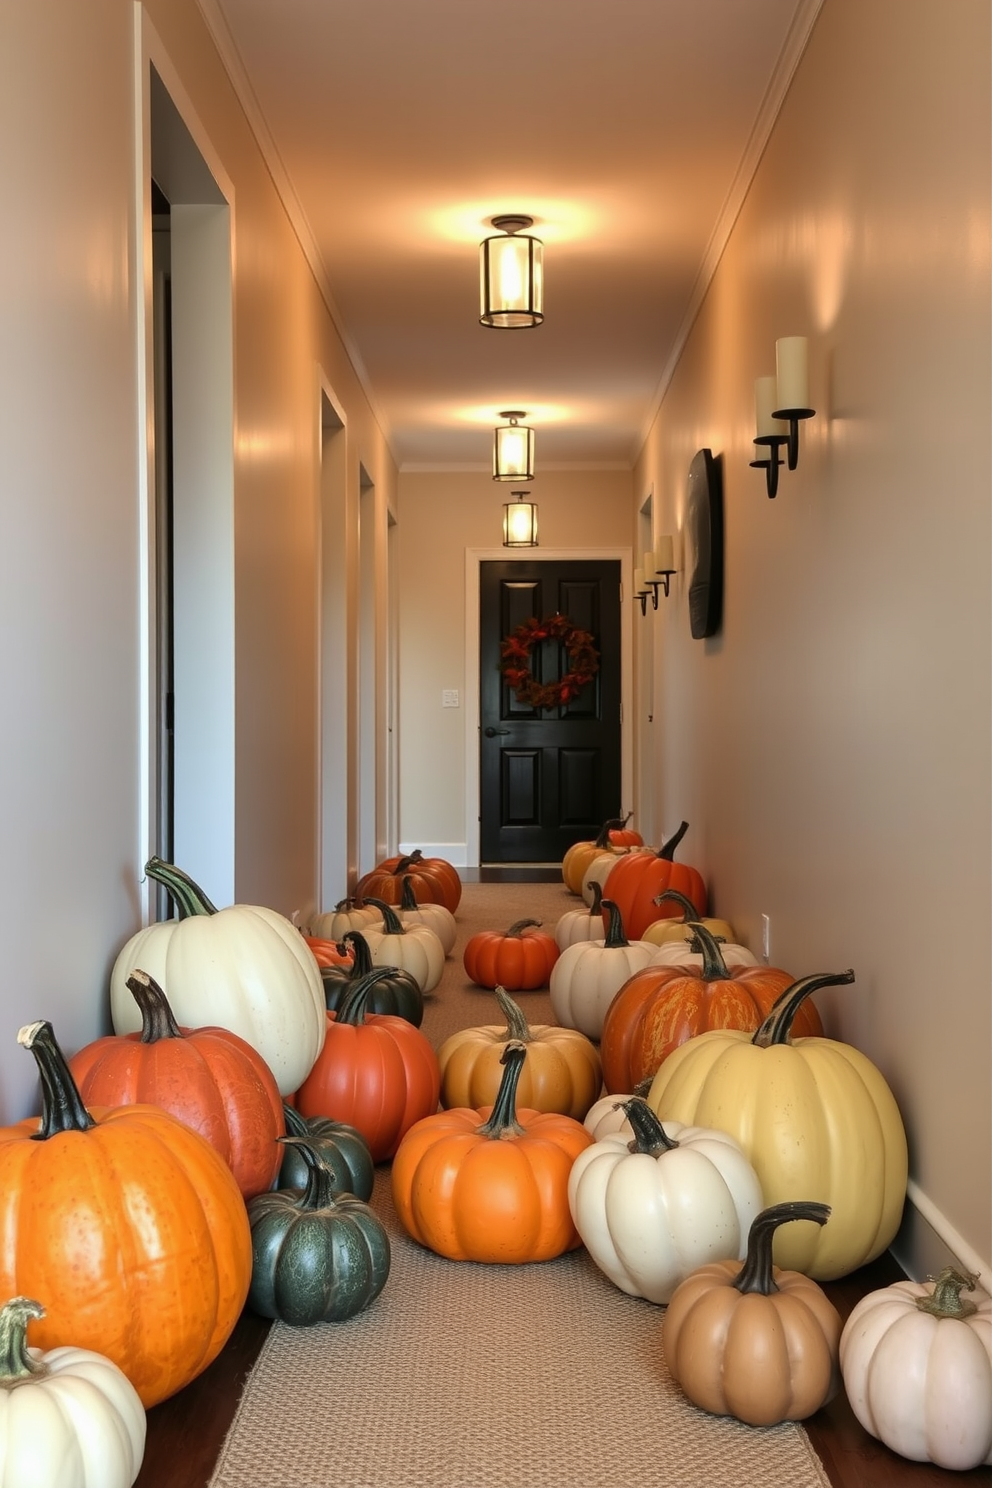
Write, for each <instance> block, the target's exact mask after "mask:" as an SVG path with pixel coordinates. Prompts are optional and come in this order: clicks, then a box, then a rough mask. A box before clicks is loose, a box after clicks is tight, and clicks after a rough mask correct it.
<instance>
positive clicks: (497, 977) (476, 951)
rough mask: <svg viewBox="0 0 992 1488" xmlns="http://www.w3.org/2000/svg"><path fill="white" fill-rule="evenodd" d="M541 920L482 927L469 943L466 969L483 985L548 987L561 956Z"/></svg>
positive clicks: (464, 956) (524, 989)
mask: <svg viewBox="0 0 992 1488" xmlns="http://www.w3.org/2000/svg"><path fill="white" fill-rule="evenodd" d="M540 925H541V921H540V920H517V921H515V923H514V924H512V925H511V926H510V928H509V930H480V931H479V933H478V934H477V935H473V936H472V937H471V939H470V940H469V941H468V942H467V943H466V946H465V950H464V952H463V954H462V960H463V961H464V963H465V970H466V972H467V973H468V975H469V976H470V977H471V978H472V981H473V982H475V983H477V984H478V986H480V987H489V988H490V989H492V988H494V987H507V988H508V989H509V990H510V991H511V992H533V990H534V989H535V987H546V986H547V985H548V981H549V979H550V977H551V971H552V968H553V966H554V964H555V962H556V961H557V960H558V944H557V941H556V940H555V938H554V936H553V935H548V934H547V932H546V931H542V930H541V928H540Z"/></svg>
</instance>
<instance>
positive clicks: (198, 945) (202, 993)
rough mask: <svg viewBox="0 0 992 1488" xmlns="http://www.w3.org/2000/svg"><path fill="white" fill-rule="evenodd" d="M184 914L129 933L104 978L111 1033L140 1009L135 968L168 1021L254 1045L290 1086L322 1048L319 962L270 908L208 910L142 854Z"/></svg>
mask: <svg viewBox="0 0 992 1488" xmlns="http://www.w3.org/2000/svg"><path fill="white" fill-rule="evenodd" d="M145 872H146V873H147V874H148V875H149V877H151V878H154V879H156V880H157V881H158V882H160V883H164V884H165V886H166V887H167V889H168V890H169V893H170V894H171V895H172V897H173V898H174V899H175V900H176V902H177V904H179V906H180V908H181V911H182V912H183V913H184V914H185V915H186V918H185V919H180V920H163V921H161V922H160V923H158V924H155V925H148V926H147V927H146V928H145V929H144V930H139V931H138V933H137V934H136V935H132V937H131V939H130V940H129V941H128V942H127V944H126V945H125V946H124V948H123V949H122V950H121V952H120V955H119V956H118V957H117V960H116V962H115V963H114V969H113V971H112V973H111V977H110V1013H111V1018H112V1019H113V1024H114V1031H115V1033H134V1032H136V1031H137V1030H138V1029H140V1027H141V1013H140V1012H139V1010H138V1006H137V1003H136V1002H135V1000H134V998H133V997H132V995H131V993H130V992H129V991H128V987H127V979H128V977H129V976H130V975H131V973H132V972H133V971H134V970H135V969H136V968H140V969H141V970H142V971H145V972H147V973H148V975H149V976H150V977H153V978H154V980H155V981H156V982H158V984H159V986H160V987H161V988H162V989H163V991H164V992H165V995H166V997H167V998H168V999H169V1004H170V1006H171V1008H172V1011H173V1013H174V1014H175V1018H176V1022H177V1023H180V1024H182V1025H183V1026H184V1027H187V1028H202V1027H204V1026H206V1025H208V1024H209V1025H211V1026H216V1027H220V1028H229V1029H230V1030H231V1032H232V1033H236V1034H238V1035H239V1036H240V1037H241V1038H243V1039H245V1041H246V1042H247V1043H249V1044H251V1046H252V1048H253V1049H257V1050H258V1052H259V1054H261V1056H262V1058H263V1059H264V1060H265V1062H266V1064H267V1065H268V1066H269V1068H270V1070H271V1071H272V1073H273V1075H274V1076H275V1080H276V1084H277V1085H278V1086H279V1091H280V1093H281V1094H282V1095H290V1094H292V1092H293V1091H294V1090H298V1089H299V1087H300V1086H301V1085H302V1084H303V1081H304V1080H305V1079H306V1077H307V1075H308V1074H309V1073H310V1071H311V1069H312V1068H313V1065H314V1061H315V1060H316V1058H317V1055H318V1054H319V1053H320V1051H321V1049H322V1048H323V1047H324V1034H325V1032H326V1030H327V1005H326V1002H325V999H324V987H323V983H322V982H321V979H320V968H319V967H318V965H317V962H316V961H315V960H314V957H313V953H312V952H311V950H310V948H309V946H308V945H307V943H306V941H305V940H304V939H303V936H302V935H301V934H300V932H299V930H297V928H296V926H295V925H293V924H291V922H290V921H289V920H288V919H286V917H285V916H284V915H281V914H278V913H277V912H276V911H275V910H274V909H265V908H263V907H262V906H261V905H256V904H233V905H231V906H230V907H229V908H228V909H221V910H217V909H215V908H214V906H213V905H212V904H211V903H210V900H209V899H207V897H206V895H205V894H204V893H203V892H202V890H201V889H199V888H198V886H197V885H196V884H195V883H193V880H192V879H191V878H189V876H188V875H187V874H185V873H183V872H182V870H181V869H179V868H176V867H175V866H174V865H173V864H171V863H163V862H162V861H161V859H159V858H152V859H151V860H150V861H149V862H148V863H147V864H146V865H145Z"/></svg>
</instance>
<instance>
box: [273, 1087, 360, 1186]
mask: <svg viewBox="0 0 992 1488" xmlns="http://www.w3.org/2000/svg"><path fill="white" fill-rule="evenodd" d="M283 1111H284V1114H285V1117H286V1135H287V1136H290V1137H305V1138H306V1139H307V1141H308V1142H309V1143H310V1146H311V1147H312V1148H313V1149H314V1151H315V1152H316V1154H317V1156H318V1157H319V1158H320V1160H321V1162H322V1163H323V1164H324V1166H325V1168H327V1170H328V1172H329V1173H330V1175H331V1182H332V1183H333V1185H334V1187H335V1189H337V1190H338V1192H339V1193H353V1194H355V1195H356V1197H357V1198H359V1199H366V1200H368V1199H370V1198H371V1197H372V1189H373V1188H374V1187H375V1163H374V1162H373V1161H372V1153H371V1150H370V1149H369V1144H368V1142H366V1140H365V1138H364V1137H363V1136H362V1134H361V1132H360V1131H359V1130H358V1128H357V1126H350V1125H349V1124H348V1122H347V1121H332V1120H331V1118H330V1116H301V1115H300V1113H299V1111H298V1110H297V1109H296V1107H295V1106H291V1105H290V1104H289V1103H288V1102H286V1103H285V1104H284V1106H283ZM281 1156H282V1166H281V1167H280V1169H279V1181H278V1184H277V1187H279V1188H306V1186H307V1173H308V1172H309V1168H308V1166H307V1163H306V1160H305V1159H304V1157H303V1155H302V1154H301V1152H300V1149H299V1146H298V1145H297V1144H296V1143H292V1142H289V1143H286V1142H284V1143H282V1144H281Z"/></svg>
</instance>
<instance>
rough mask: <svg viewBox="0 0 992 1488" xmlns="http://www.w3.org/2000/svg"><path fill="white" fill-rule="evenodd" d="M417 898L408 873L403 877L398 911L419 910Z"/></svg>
mask: <svg viewBox="0 0 992 1488" xmlns="http://www.w3.org/2000/svg"><path fill="white" fill-rule="evenodd" d="M419 908H420V905H419V904H418V903H417V896H416V894H415V893H414V890H413V879H412V878H411V877H410V875H409V873H405V874H404V875H403V896H402V898H401V899H400V909H419Z"/></svg>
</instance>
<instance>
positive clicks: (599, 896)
mask: <svg viewBox="0 0 992 1488" xmlns="http://www.w3.org/2000/svg"><path fill="white" fill-rule="evenodd" d="M586 888H587V889H591V890H592V905H591V907H590V909H589V918H590V919H591V920H594V919H595V918H596V916H597V915H600V916H601V915H602V913H603V885H602V884H601V883H600V881H599V879H598V878H593V879H590V880H589V882H588V883H587V884H586Z"/></svg>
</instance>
